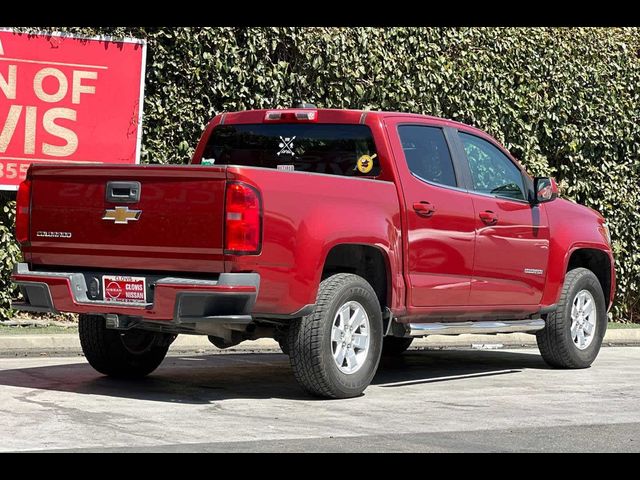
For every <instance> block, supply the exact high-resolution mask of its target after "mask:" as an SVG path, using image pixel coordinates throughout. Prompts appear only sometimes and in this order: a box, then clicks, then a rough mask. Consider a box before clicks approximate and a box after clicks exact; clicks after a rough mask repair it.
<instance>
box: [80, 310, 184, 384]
mask: <svg viewBox="0 0 640 480" xmlns="http://www.w3.org/2000/svg"><path fill="white" fill-rule="evenodd" d="M78 331H79V333H80V344H81V345H82V351H83V352H84V355H85V357H86V359H87V361H88V362H89V364H90V365H91V366H92V367H93V368H94V369H96V370H97V371H98V372H100V373H103V374H105V375H109V376H113V377H122V378H139V377H144V376H145V375H148V374H149V373H151V372H153V371H154V370H155V369H156V368H158V366H159V365H160V363H162V360H164V357H165V356H166V354H167V350H169V345H171V342H172V341H173V340H174V339H175V335H170V334H166V333H156V332H147V331H144V330H138V329H132V330H127V331H124V332H123V331H120V330H111V329H108V328H107V327H106V322H105V319H104V317H101V316H99V315H80V319H79V323H78Z"/></svg>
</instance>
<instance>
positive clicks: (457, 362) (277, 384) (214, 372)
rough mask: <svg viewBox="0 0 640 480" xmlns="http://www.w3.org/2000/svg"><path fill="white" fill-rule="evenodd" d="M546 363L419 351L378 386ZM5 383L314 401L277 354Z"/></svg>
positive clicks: (188, 358) (85, 370) (74, 370)
mask: <svg viewBox="0 0 640 480" xmlns="http://www.w3.org/2000/svg"><path fill="white" fill-rule="evenodd" d="M543 368H547V367H546V365H545V364H544V362H543V361H542V359H541V358H540V356H539V355H537V354H532V353H525V352H523V353H519V352H500V351H497V352H496V351H491V352H489V351H473V350H443V351H436V350H424V351H419V350H415V351H409V352H406V353H405V354H404V355H402V356H400V357H396V358H391V359H387V358H385V359H383V360H382V361H381V363H380V368H379V369H378V373H377V375H376V377H375V378H374V380H373V382H372V385H375V386H379V387H383V388H390V387H393V388H401V387H403V386H408V385H415V384H428V383H433V382H443V381H464V379H466V378H473V377H483V376H493V375H503V374H507V373H518V372H521V371H522V370H523V369H543ZM2 386H11V387H22V388H29V389H36V390H50V391H59V392H69V393H73V394H74V395H101V396H108V397H115V398H125V399H135V400H146V401H157V402H165V403H185V404H209V403H212V402H217V401H222V400H228V399H237V398H242V399H246V398H253V399H269V398H280V399H289V400H305V401H313V400H316V399H315V398H313V397H311V396H309V395H307V394H305V393H304V392H303V391H302V390H301V389H300V387H299V386H298V385H297V383H296V381H295V379H294V378H293V374H292V372H291V368H290V366H289V361H288V359H287V357H286V356H285V355H283V354H277V353H253V354H246V353H245V354H223V355H220V354H215V355H177V356H169V357H167V359H166V360H165V361H164V363H163V364H162V365H161V366H160V368H158V370H156V371H155V372H154V373H153V374H151V375H150V376H149V377H147V378H144V379H140V380H121V379H113V378H109V377H105V376H102V375H100V374H99V373H97V372H95V371H94V370H93V369H92V368H91V367H90V366H89V365H88V364H86V363H71V364H63V365H49V366H41V367H30V368H19V369H12V370H2V371H0V388H1V387H2ZM427 388H428V387H427ZM366 395H367V391H365V396H366Z"/></svg>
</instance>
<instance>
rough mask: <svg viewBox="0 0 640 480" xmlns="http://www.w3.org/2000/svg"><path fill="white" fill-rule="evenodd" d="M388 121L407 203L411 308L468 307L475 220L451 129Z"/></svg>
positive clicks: (402, 120)
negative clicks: (451, 141)
mask: <svg viewBox="0 0 640 480" xmlns="http://www.w3.org/2000/svg"><path fill="white" fill-rule="evenodd" d="M386 123H387V128H388V131H389V132H390V133H391V134H390V142H391V147H392V150H393V153H394V156H395V158H396V162H395V163H396V165H397V169H398V175H399V177H400V182H401V187H402V191H403V199H404V203H405V208H404V215H405V218H404V219H403V220H404V221H403V223H404V225H406V231H407V237H406V240H405V242H406V243H405V248H404V250H405V252H404V262H405V264H404V271H405V273H406V275H407V276H408V278H407V282H408V284H409V292H408V297H409V300H408V305H409V306H410V307H439V306H462V305H466V304H467V303H468V301H469V292H470V285H471V275H472V266H473V249H474V227H475V224H474V218H475V216H474V211H473V203H472V201H471V197H470V195H469V193H468V192H466V191H464V190H463V189H461V188H460V186H461V185H460V182H459V178H460V173H459V172H458V171H457V169H456V166H455V165H454V162H453V159H452V156H451V153H450V148H449V141H448V140H447V133H446V132H447V129H445V128H443V127H441V126H438V124H432V123H428V122H426V121H421V120H419V119H415V120H413V119H411V120H410V121H408V119H407V118H406V117H404V118H403V117H396V118H387V120H386ZM393 132H395V133H396V134H395V135H394V134H393ZM450 133H451V134H453V135H455V131H454V130H451V131H450Z"/></svg>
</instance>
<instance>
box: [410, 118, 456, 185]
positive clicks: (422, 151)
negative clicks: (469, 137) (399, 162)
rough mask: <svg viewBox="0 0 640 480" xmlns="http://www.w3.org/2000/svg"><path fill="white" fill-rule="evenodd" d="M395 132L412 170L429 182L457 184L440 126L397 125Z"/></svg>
mask: <svg viewBox="0 0 640 480" xmlns="http://www.w3.org/2000/svg"><path fill="white" fill-rule="evenodd" d="M398 135H399V136H400V141H401V142H402V150H403V151H404V157H405V159H406V161H407V167H409V170H410V171H411V173H413V174H414V175H415V176H417V177H419V178H421V179H422V180H426V181H428V182H432V183H437V184H440V185H447V186H450V187H455V186H457V183H456V175H455V172H454V170H453V161H452V160H451V154H450V153H449V147H448V146H447V141H446V140H445V138H444V132H443V131H442V129H441V128H438V127H427V126H423V125H400V126H399V127H398Z"/></svg>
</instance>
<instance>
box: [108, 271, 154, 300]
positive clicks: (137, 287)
mask: <svg viewBox="0 0 640 480" xmlns="http://www.w3.org/2000/svg"><path fill="white" fill-rule="evenodd" d="M102 292H103V300H104V302H106V303H139V304H144V303H147V279H146V278H145V277H134V276H131V275H103V276H102Z"/></svg>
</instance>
